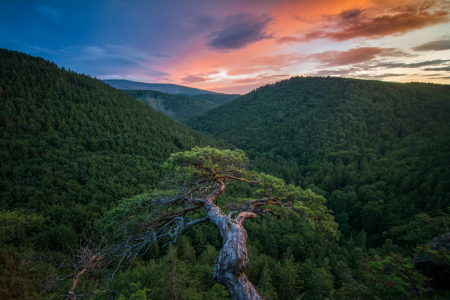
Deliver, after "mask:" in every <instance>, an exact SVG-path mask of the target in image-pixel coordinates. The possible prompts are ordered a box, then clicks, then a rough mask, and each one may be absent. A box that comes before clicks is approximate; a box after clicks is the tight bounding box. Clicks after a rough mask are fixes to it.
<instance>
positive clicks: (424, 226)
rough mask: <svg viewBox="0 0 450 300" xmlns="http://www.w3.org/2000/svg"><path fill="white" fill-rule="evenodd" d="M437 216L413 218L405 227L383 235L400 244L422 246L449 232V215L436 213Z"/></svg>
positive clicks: (423, 214) (421, 214) (441, 212)
mask: <svg viewBox="0 0 450 300" xmlns="http://www.w3.org/2000/svg"><path fill="white" fill-rule="evenodd" d="M438 213H439V215H438V216H436V217H434V218H432V217H430V216H429V215H427V214H425V213H420V214H417V215H415V216H414V220H413V221H411V222H409V223H408V224H407V225H403V226H396V227H393V228H391V229H390V230H389V231H388V232H385V234H389V235H391V236H393V237H395V238H396V240H397V241H398V242H400V243H402V244H406V245H409V246H415V245H417V244H424V243H426V242H428V241H430V240H432V239H433V238H435V237H437V236H439V235H441V234H443V233H449V232H450V228H449V226H450V214H446V213H444V212H443V211H442V210H439V211H438Z"/></svg>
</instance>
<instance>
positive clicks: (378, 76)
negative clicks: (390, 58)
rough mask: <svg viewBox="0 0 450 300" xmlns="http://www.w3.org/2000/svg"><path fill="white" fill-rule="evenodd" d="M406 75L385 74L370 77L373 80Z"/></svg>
mask: <svg viewBox="0 0 450 300" xmlns="http://www.w3.org/2000/svg"><path fill="white" fill-rule="evenodd" d="M405 75H407V74H395V73H386V74H377V75H372V77H373V78H384V77H399V76H405Z"/></svg>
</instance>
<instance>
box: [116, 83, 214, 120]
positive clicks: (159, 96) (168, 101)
mask: <svg viewBox="0 0 450 300" xmlns="http://www.w3.org/2000/svg"><path fill="white" fill-rule="evenodd" d="M122 91H123V92H124V93H126V94H128V95H130V96H131V97H134V98H136V99H138V100H139V101H141V102H143V103H145V104H147V105H149V106H150V107H151V108H153V109H154V110H156V111H159V112H162V113H163V114H165V115H166V116H168V117H170V118H172V119H174V120H175V121H178V122H180V123H184V122H186V120H187V119H189V118H192V117H194V116H196V115H198V114H201V113H203V112H205V111H208V110H210V109H213V108H214V107H217V106H219V104H217V103H215V102H212V101H208V100H204V99H201V98H197V97H194V96H184V95H171V94H166V93H163V92H157V91H150V90H122ZM206 95H208V94H206Z"/></svg>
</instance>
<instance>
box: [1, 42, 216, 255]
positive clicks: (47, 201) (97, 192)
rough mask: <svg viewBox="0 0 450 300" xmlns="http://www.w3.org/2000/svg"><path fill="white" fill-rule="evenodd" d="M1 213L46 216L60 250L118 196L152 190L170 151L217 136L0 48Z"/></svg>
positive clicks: (49, 237)
mask: <svg viewBox="0 0 450 300" xmlns="http://www.w3.org/2000/svg"><path fill="white" fill-rule="evenodd" d="M0 66H1V68H0V98H1V99H0V114H1V117H0V147H1V148H0V151H1V152H0V161H1V170H0V177H1V178H0V199H1V200H0V211H2V210H5V209H14V210H18V209H20V208H22V209H25V214H31V213H38V214H40V215H43V216H49V217H50V218H51V219H50V222H48V223H46V224H47V225H46V228H45V229H42V230H41V231H40V233H39V241H40V242H42V243H48V245H47V246H43V247H49V249H53V250H58V249H60V247H63V246H64V245H65V243H66V242H67V241H69V240H73V238H74V237H75V232H81V231H82V230H87V229H89V228H90V226H91V225H92V223H93V221H95V220H96V219H97V218H98V217H99V216H100V214H101V213H102V212H104V211H106V210H107V209H109V208H111V207H113V206H114V204H115V203H117V201H118V200H120V199H122V198H123V197H130V196H133V195H136V194H140V193H143V192H144V191H145V190H149V189H152V188H154V187H155V186H156V183H157V182H158V181H159V178H160V164H161V162H162V161H164V160H165V159H166V158H167V157H168V156H169V155H170V153H173V152H178V151H181V150H187V149H190V148H191V147H193V146H195V145H203V146H205V145H211V146H214V145H216V146H218V143H217V142H215V141H214V140H212V139H211V138H208V137H206V136H204V135H202V134H200V133H198V132H195V131H194V130H191V129H189V128H187V127H185V126H183V125H181V124H179V123H177V122H175V121H173V120H171V119H170V118H168V117H166V116H165V115H163V114H162V113H160V112H156V111H154V110H153V109H152V108H150V107H149V106H147V105H145V104H144V103H141V102H139V101H138V100H136V99H134V98H132V97H131V96H128V95H126V94H124V93H122V92H121V91H118V90H116V89H114V88H112V87H110V86H108V85H107V84H105V83H103V82H101V81H100V80H96V79H93V78H91V77H89V76H85V75H79V74H76V73H74V72H72V71H66V70H64V68H62V69H60V68H58V67H57V66H56V65H55V64H54V63H52V62H50V61H46V60H44V59H41V58H36V57H32V56H29V55H26V54H23V53H18V52H14V51H9V50H6V49H0Z"/></svg>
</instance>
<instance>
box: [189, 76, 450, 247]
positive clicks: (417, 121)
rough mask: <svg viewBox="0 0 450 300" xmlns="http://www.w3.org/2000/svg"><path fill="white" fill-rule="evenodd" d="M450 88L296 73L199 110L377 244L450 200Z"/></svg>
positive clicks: (198, 120)
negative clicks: (389, 232) (386, 234)
mask: <svg viewBox="0 0 450 300" xmlns="http://www.w3.org/2000/svg"><path fill="white" fill-rule="evenodd" d="M449 120H450V90H449V89H448V88H447V87H446V86H440V85H434V84H419V83H409V84H400V83H387V82H379V81H367V80H356V79H345V78H324V77H293V78H291V79H289V80H284V81H281V82H278V83H276V84H273V85H266V86H263V87H260V88H258V89H256V90H254V91H252V92H251V93H248V94H246V95H244V96H242V97H240V98H238V99H236V100H234V101H232V102H229V103H227V104H224V105H222V106H220V107H218V108H216V109H213V110H211V111H208V112H206V113H204V114H202V115H199V116H197V117H194V118H193V119H191V120H189V121H188V123H187V124H188V125H189V126H190V127H191V128H194V129H198V130H201V131H204V132H207V133H210V134H213V135H214V136H216V137H220V138H224V139H226V140H227V141H229V142H231V143H233V144H235V145H236V146H237V147H238V148H240V149H243V150H245V151H246V153H247V154H248V155H249V157H250V159H252V163H253V165H254V167H256V168H257V169H259V170H261V171H264V172H268V173H270V174H272V175H275V176H278V177H280V178H283V179H284V180H285V181H286V182H287V183H293V184H296V185H299V186H300V187H302V188H311V189H313V190H314V191H315V192H317V193H319V194H322V195H324V196H325V197H326V198H327V200H328V204H327V205H328V207H330V208H331V209H332V210H333V211H334V213H335V216H336V219H337V221H338V222H339V224H340V225H341V226H340V228H341V231H342V232H343V233H344V234H345V235H348V234H349V233H350V232H351V231H357V232H359V231H360V230H361V229H362V230H364V231H365V232H367V233H368V235H369V241H370V244H371V245H378V244H379V243H380V242H381V241H382V232H383V231H385V230H387V229H389V228H391V227H392V226H398V225H404V224H406V223H407V222H408V221H409V220H411V218H412V217H413V216H414V214H417V213H420V212H425V213H427V214H431V215H434V216H435V215H436V213H437V210H438V209H446V208H447V207H449V206H450V121H449Z"/></svg>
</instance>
